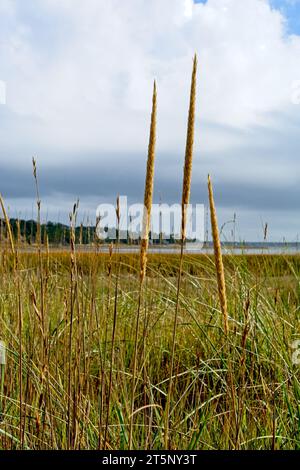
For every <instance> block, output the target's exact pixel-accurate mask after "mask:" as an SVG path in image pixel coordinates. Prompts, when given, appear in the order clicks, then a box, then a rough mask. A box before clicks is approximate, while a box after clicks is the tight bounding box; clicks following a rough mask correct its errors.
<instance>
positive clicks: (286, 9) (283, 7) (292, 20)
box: [194, 0, 300, 34]
mask: <svg viewBox="0 0 300 470" xmlns="http://www.w3.org/2000/svg"><path fill="white" fill-rule="evenodd" d="M269 1H270V4H271V6H272V8H276V9H277V10H279V11H280V12H281V13H283V15H284V16H285V17H286V19H287V21H288V23H287V24H288V33H289V34H300V0H269ZM194 2H195V3H207V0H194Z"/></svg>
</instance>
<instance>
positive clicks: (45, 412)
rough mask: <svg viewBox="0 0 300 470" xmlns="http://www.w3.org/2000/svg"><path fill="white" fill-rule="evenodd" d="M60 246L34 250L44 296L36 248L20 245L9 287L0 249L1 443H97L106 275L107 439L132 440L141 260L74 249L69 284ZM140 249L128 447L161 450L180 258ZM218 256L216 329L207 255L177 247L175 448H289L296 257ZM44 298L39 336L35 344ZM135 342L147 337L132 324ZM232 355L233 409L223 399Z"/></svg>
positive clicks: (292, 441)
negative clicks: (141, 325) (221, 281)
mask: <svg viewBox="0 0 300 470" xmlns="http://www.w3.org/2000/svg"><path fill="white" fill-rule="evenodd" d="M71 255H72V253H71V254H70V253H67V252H64V253H53V254H52V253H51V252H50V253H48V254H47V253H42V256H41V262H42V269H43V272H44V275H45V277H44V289H43V296H44V299H43V302H42V299H41V289H40V272H39V270H40V261H39V255H38V254H37V255H34V254H26V253H20V258H19V270H18V275H19V277H20V290H19V292H18V290H17V289H16V286H15V284H14V283H13V282H12V274H13V271H14V265H13V255H12V254H11V252H10V251H9V250H7V251H5V250H2V251H1V259H0V296H1V303H0V331H1V340H2V341H5V343H6V345H7V365H6V370H5V377H4V386H3V387H2V389H3V391H2V390H1V397H0V399H1V403H2V422H1V424H0V448H2V449H11V448H20V447H21V446H23V447H24V448H29V449H50V448H51V449H52V448H54V449H67V448H72V449H73V448H74V449H97V448H99V440H100V442H101V445H102V446H103V445H104V442H103V439H104V431H105V419H101V413H102V415H103V416H105V413H106V403H107V401H106V398H107V394H108V390H109V382H110V370H111V368H110V366H111V364H110V361H111V344H112V334H113V322H114V295H115V294H114V293H115V284H116V282H118V283H119V284H118V321H117V323H116V325H115V332H114V345H115V353H114V364H113V369H112V382H111V383H112V387H111V397H110V405H109V406H110V416H109V423H108V430H107V436H106V444H105V445H106V448H107V449H127V448H128V446H129V428H130V417H131V390H132V359H133V355H134V344H135V319H136V312H137V305H138V298H139V290H138V288H137V282H136V280H137V278H138V276H139V270H140V265H139V256H138V255H137V256H135V255H122V254H117V253H111V255H109V254H101V253H100V254H99V253H98V254H97V253H96V252H95V253H90V254H80V253H76V252H75V256H76V274H75V276H76V279H75V280H74V279H72V278H71V277H70V269H71V268H70V263H71ZM72 256H74V254H73V255H72ZM148 258H149V259H148V267H147V277H146V283H145V286H144V308H145V311H146V312H147V321H148V325H147V338H146V344H147V348H146V351H145V355H144V356H143V361H144V362H143V363H141V361H140V358H139V361H138V362H137V373H136V377H137V384H136V392H135V408H134V413H135V415H134V416H135V419H134V425H133V433H132V448H133V449H138V448H141V449H144V448H145V449H162V448H164V423H165V420H164V411H165V406H166V399H167V393H168V386H169V372H170V367H171V355H172V326H173V318H174V307H175V305H176V296H177V272H178V264H179V262H180V259H179V256H178V255H148ZM224 265H225V276H226V282H227V308H228V315H229V318H228V323H229V333H228V334H227V335H226V334H225V332H224V326H223V316H222V313H221V310H220V306H219V299H218V287H217V280H216V277H215V267H214V259H213V257H211V256H204V255H199V256H197V255H184V261H183V273H182V283H181V290H180V296H179V302H180V310H179V317H178V325H177V335H176V349H175V357H174V371H173V386H172V401H171V408H170V420H169V433H170V442H171V443H172V448H174V449H237V448H238V449H272V448H275V449H295V448H299V447H300V427H299V398H300V384H299V366H297V365H293V364H292V350H291V347H290V344H291V342H292V341H293V340H294V339H295V338H296V337H297V334H298V332H299V331H300V330H299V327H300V325H299V294H300V290H299V274H300V259H299V257H297V256H273V255H270V256H267V255H264V256H263V255H257V256H248V255H244V256H234V255H232V256H227V257H224ZM118 276H119V280H118ZM19 303H21V305H22V337H21V338H20V328H19V321H18V305H19ZM42 304H43V306H44V315H45V323H44V325H45V326H46V328H47V330H46V331H45V332H44V336H45V337H46V343H44V342H43V341H41V333H42V322H41V312H40V306H41V305H42ZM71 328H72V341H71V342H70V329H71ZM138 340H139V344H143V342H144V340H145V338H144V336H143V330H142V329H141V331H139V337H138ZM20 344H21V346H22V347H21V348H20ZM45 344H46V345H47V361H46V363H45V360H44V352H45V350H44V348H45ZM20 351H21V356H22V377H21V378H20V375H19V366H20ZM228 351H230V357H228ZM229 361H230V367H231V369H232V376H233V390H234V400H235V407H234V409H235V414H236V416H234V413H233V405H232V400H231V399H228V397H229V398H230V397H231V391H229V390H228V370H229V369H228V368H229ZM143 370H146V372H147V374H146V375H145V374H144V373H143ZM70 377H71V378H70ZM20 384H21V386H22V407H23V413H20V401H19V397H20ZM228 394H230V395H228ZM145 400H146V401H145ZM20 417H21V418H22V423H21V429H22V434H21V436H20ZM99 423H100V424H99ZM22 441H23V442H22Z"/></svg>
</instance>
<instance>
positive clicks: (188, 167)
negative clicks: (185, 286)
mask: <svg viewBox="0 0 300 470" xmlns="http://www.w3.org/2000/svg"><path fill="white" fill-rule="evenodd" d="M196 79H197V56H196V55H195V57H194V63H193V72H192V80H191V91H190V105H189V113H188V125H187V138H186V148H185V161H184V169H183V185H182V201H181V248H180V261H179V272H178V279H177V293H176V306H175V315H174V322H173V333H172V343H171V365H170V374H169V386H168V394H167V401H166V409H165V425H164V428H165V429H164V440H165V449H168V448H169V447H170V436H169V427H170V405H171V396H172V389H173V372H174V358H175V345H176V332H177V324H178V314H179V297H180V289H181V279H182V267H183V252H184V244H185V240H186V215H187V214H186V210H187V205H188V204H189V200H190V191H191V179H192V163H193V151H194V132H195V109H196Z"/></svg>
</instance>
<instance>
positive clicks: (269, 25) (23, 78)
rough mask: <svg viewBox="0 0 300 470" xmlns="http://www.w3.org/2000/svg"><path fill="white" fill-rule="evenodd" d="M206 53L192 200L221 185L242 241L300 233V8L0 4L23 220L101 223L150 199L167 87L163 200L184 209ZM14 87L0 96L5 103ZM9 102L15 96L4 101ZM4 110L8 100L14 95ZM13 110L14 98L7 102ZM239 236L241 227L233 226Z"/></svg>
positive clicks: (5, 164) (100, 1)
mask: <svg viewBox="0 0 300 470" xmlns="http://www.w3.org/2000/svg"><path fill="white" fill-rule="evenodd" d="M195 52H196V53H197V55H198V63H199V70H198V84H197V93H198V100H197V126H196V136H195V137H196V138H195V158H194V171H193V186H192V200H193V202H198V203H206V200H207V190H206V180H207V174H208V173H210V174H211V177H212V180H213V183H214V187H215V194H216V203H217V206H218V213H219V219H220V224H222V223H224V222H226V221H228V220H231V219H232V217H233V214H234V212H236V214H237V220H238V237H240V238H241V239H248V240H261V239H262V238H263V229H262V226H263V224H264V223H265V222H268V224H269V228H270V239H272V240H282V239H283V238H285V239H287V240H290V241H293V240H296V238H297V235H298V233H299V234H300V220H299V212H300V185H299V182H300V181H299V180H300V104H297V103H298V102H299V103H300V1H299V0H242V1H241V0H206V1H204V0H203V1H199V2H197V3H196V2H195V3H194V2H193V0H123V1H120V0H85V1H84V2H83V1H82V0H30V1H26V2H25V1H24V0H0V80H1V81H2V84H1V86H2V89H3V83H5V85H6V103H5V104H4V103H2V104H0V192H1V193H2V194H3V196H4V198H5V200H6V202H7V204H9V207H10V214H11V216H15V215H17V214H19V215H20V216H21V217H26V218H30V217H32V213H34V211H35V206H34V185H33V180H32V174H31V158H32V156H35V157H36V159H37V163H38V169H39V175H40V186H41V195H42V207H43V217H44V218H46V217H47V218H48V219H52V220H58V219H59V220H64V221H66V220H67V214H68V212H69V210H70V208H71V207H72V204H73V202H74V201H75V200H76V198H77V197H79V198H80V207H81V213H80V217H82V218H83V217H84V218H85V219H86V218H87V216H88V215H89V217H90V219H91V220H93V219H94V217H95V211H96V207H97V205H98V204H99V203H101V202H108V201H114V200H115V198H116V195H117V193H120V194H122V195H127V196H128V198H129V201H131V202H140V201H141V200H142V195H143V183H144V171H145V164H146V154H147V143H148V130H149V118H150V110H151V109H150V108H151V92H152V83H153V79H154V78H155V79H156V80H157V86H158V139H157V160H156V180H155V200H156V201H158V200H159V197H161V198H162V200H163V202H172V203H174V202H178V201H179V200H180V192H181V180H182V165H183V158H184V147H185V132H186V118H187V107H188V93H189V86H190V75H191V68H192V58H193V55H194V53H195ZM1 86H0V91H1ZM2 94H3V93H2ZM0 98H1V94H0ZM2 101H3V99H2ZM228 229H230V225H228Z"/></svg>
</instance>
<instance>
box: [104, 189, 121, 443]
mask: <svg viewBox="0 0 300 470" xmlns="http://www.w3.org/2000/svg"><path fill="white" fill-rule="evenodd" d="M116 216H117V246H116V252H117V255H119V243H120V197H119V195H118V197H117V207H116ZM119 277H120V260H119V262H118V267H117V272H116V283H115V296H114V314H113V326H112V337H111V353H110V367H109V383H108V395H107V404H106V422H105V432H104V449H106V446H107V444H108V442H107V436H108V425H109V418H110V402H111V393H112V379H113V368H114V363H115V340H116V327H117V314H118V294H119Z"/></svg>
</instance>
